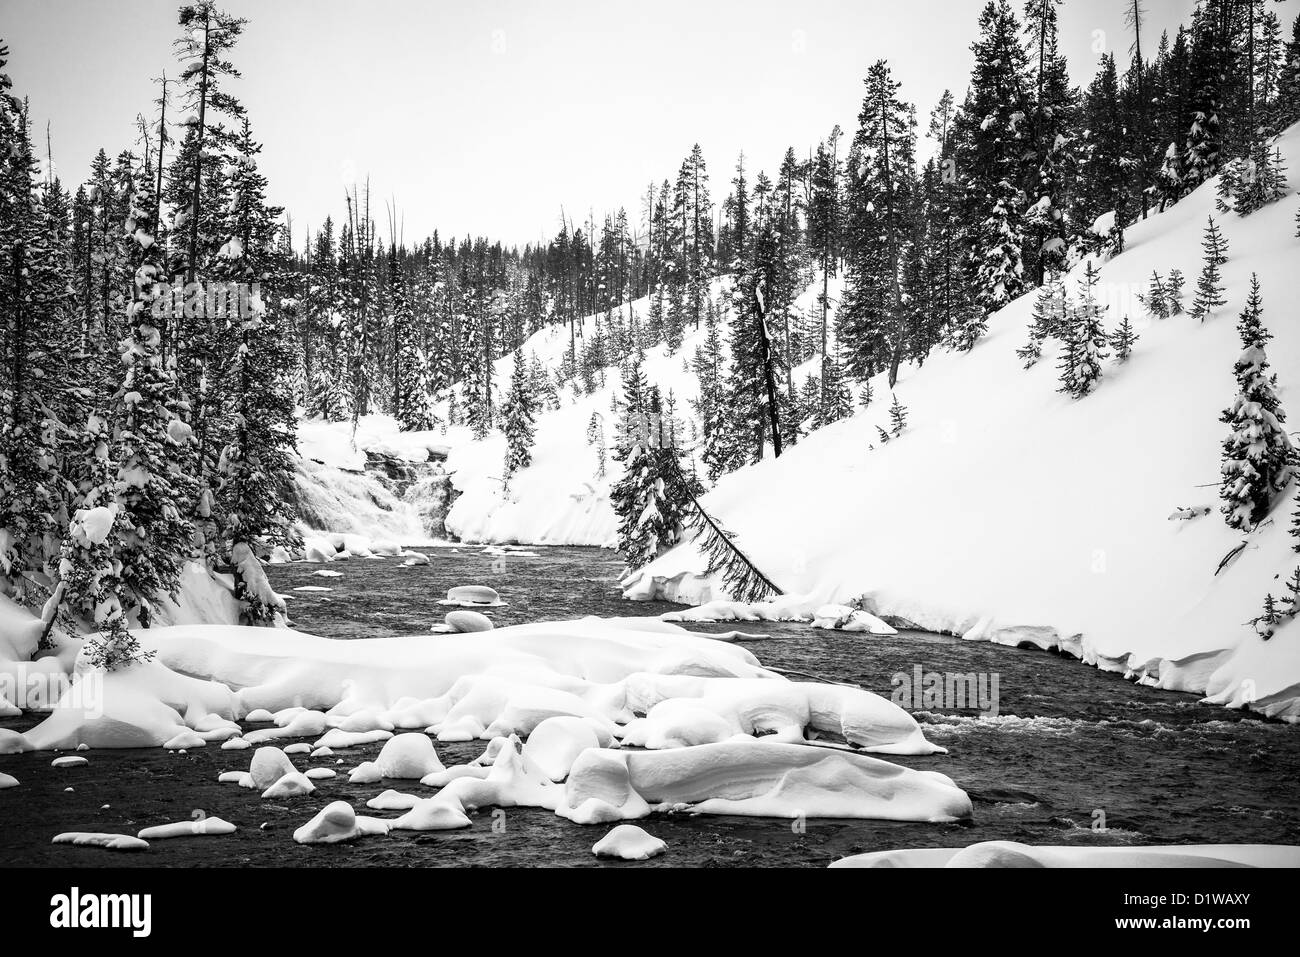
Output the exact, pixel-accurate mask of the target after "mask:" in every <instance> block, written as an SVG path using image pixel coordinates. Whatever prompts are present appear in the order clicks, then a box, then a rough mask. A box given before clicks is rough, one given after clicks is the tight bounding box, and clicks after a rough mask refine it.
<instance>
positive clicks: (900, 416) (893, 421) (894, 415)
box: [889, 393, 907, 438]
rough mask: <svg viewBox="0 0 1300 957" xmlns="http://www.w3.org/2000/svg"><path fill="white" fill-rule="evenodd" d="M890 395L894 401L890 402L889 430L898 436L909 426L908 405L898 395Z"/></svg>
mask: <svg viewBox="0 0 1300 957" xmlns="http://www.w3.org/2000/svg"><path fill="white" fill-rule="evenodd" d="M890 395H891V398H893V400H894V401H893V402H891V403H890V404H889V431H890V434H892V435H893V436H894V437H895V438H897V437H898V436H900V435H902V434H903V430H904V429H905V428H907V406H905V405H903V403H901V402H899V401H898V396H896V395H893V393H890Z"/></svg>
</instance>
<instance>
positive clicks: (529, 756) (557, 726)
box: [523, 715, 609, 781]
mask: <svg viewBox="0 0 1300 957" xmlns="http://www.w3.org/2000/svg"><path fill="white" fill-rule="evenodd" d="M608 745H609V740H608V738H607V739H606V741H605V743H604V746H608ZM599 747H602V744H601V736H600V734H599V733H598V732H597V730H596V729H595V728H593V727H592V724H591V722H589V721H585V720H583V719H582V718H574V717H569V716H565V715H557V716H555V717H552V718H547V719H546V720H545V721H543V722H542V723H541V724H539V725H538V726H537V727H536V728H534V729H533V731H532V733H531V734H530V735H529V736H528V741H527V743H525V744H524V750H523V756H524V758H525V759H526V760H529V761H532V762H533V763H534V764H536V765H537V767H538V768H539V769H540V770H541V771H542V773H543V774H545V775H546V776H547V777H548V778H549V779H550V780H552V781H563V780H564V779H565V778H567V777H568V776H569V769H570V768H572V767H573V762H574V761H576V760H577V759H578V755H580V754H581V753H582V752H583V751H586V750H587V749H588V748H599Z"/></svg>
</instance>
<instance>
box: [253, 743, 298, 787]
mask: <svg viewBox="0 0 1300 957" xmlns="http://www.w3.org/2000/svg"><path fill="white" fill-rule="evenodd" d="M296 770H298V769H297V768H295V767H294V766H293V762H292V761H290V760H289V756H288V755H287V754H285V753H284V752H283V751H281V750H280V749H279V748H275V747H270V746H268V747H263V748H258V749H257V750H256V751H254V752H253V760H252V762H251V763H250V764H249V767H248V773H249V774H250V775H252V777H253V783H254V784H255V785H257V787H259V788H269V787H270V786H271V785H272V784H274V783H275V782H276V781H279V780H280V779H281V778H282V777H284V776H285V775H286V774H292V773H293V772H294V771H296Z"/></svg>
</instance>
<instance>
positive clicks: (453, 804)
mask: <svg viewBox="0 0 1300 957" xmlns="http://www.w3.org/2000/svg"><path fill="white" fill-rule="evenodd" d="M470 824H471V821H470V819H469V816H468V815H467V814H466V813H465V811H464V809H463V808H462V807H461V806H460V802H459V801H456V800H453V799H452V798H451V796H450V795H448V796H443V795H441V794H439V795H438V796H436V797H432V798H428V799H426V800H423V801H417V802H416V803H415V804H414V805H412V807H411V809H410V810H409V811H407V812H406V813H405V814H403V815H402V816H401V817H399V818H396V819H395V820H393V821H390V822H389V827H390V828H391V829H392V830H394V831H454V830H456V829H458V828H462V827H469V826H470Z"/></svg>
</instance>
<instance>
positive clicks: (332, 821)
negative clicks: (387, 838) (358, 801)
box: [293, 801, 388, 844]
mask: <svg viewBox="0 0 1300 957" xmlns="http://www.w3.org/2000/svg"><path fill="white" fill-rule="evenodd" d="M387 833H388V823H387V822H386V821H381V820H379V819H378V818H373V817H362V816H359V815H358V814H357V813H356V811H354V810H352V805H350V804H348V803H347V802H346V801H335V802H334V803H332V804H327V805H326V806H325V807H324V808H322V809H321V811H320V813H319V814H317V815H316V816H315V817H314V818H312V819H311V820H310V821H308V822H307V823H306V824H304V825H302V827H300V828H298V829H297V830H296V831H294V832H293V839H294V840H295V841H297V842H298V843H299V844H335V843H338V842H339V841H352V840H355V839H356V838H358V837H364V836H366V835H368V834H387Z"/></svg>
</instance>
